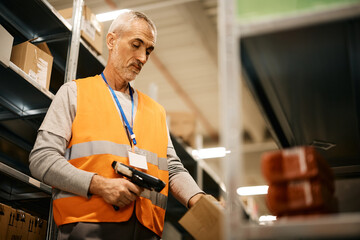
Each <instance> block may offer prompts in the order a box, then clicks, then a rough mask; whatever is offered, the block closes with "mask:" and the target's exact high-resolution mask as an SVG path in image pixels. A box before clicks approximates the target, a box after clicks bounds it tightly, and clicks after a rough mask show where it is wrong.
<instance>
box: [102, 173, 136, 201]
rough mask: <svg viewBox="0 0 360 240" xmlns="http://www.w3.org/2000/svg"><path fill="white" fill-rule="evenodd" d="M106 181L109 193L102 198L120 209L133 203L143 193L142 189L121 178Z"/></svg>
mask: <svg viewBox="0 0 360 240" xmlns="http://www.w3.org/2000/svg"><path fill="white" fill-rule="evenodd" d="M107 180H108V182H107V184H108V186H107V188H108V189H109V191H107V192H106V194H104V195H102V197H103V198H104V200H105V201H106V202H108V203H110V204H112V205H115V206H119V207H120V208H121V207H125V206H127V205H129V204H131V203H132V202H134V201H135V200H136V198H137V197H138V196H140V194H141V192H142V191H143V188H141V187H139V186H137V185H135V184H134V183H132V182H130V181H129V180H126V179H123V178H117V179H107Z"/></svg>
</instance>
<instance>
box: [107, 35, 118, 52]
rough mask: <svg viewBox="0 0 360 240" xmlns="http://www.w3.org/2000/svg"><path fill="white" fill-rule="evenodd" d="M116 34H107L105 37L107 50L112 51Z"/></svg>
mask: <svg viewBox="0 0 360 240" xmlns="http://www.w3.org/2000/svg"><path fill="white" fill-rule="evenodd" d="M115 40H116V34H115V33H111V32H110V33H108V34H107V35H106V45H107V47H108V49H109V50H112V49H113V48H114V46H115Z"/></svg>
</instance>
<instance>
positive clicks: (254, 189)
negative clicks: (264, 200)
mask: <svg viewBox="0 0 360 240" xmlns="http://www.w3.org/2000/svg"><path fill="white" fill-rule="evenodd" d="M268 188H269V186H267V185H262V186H251V187H239V188H238V189H237V191H236V192H237V194H239V195H240V196H252V195H263V194H267V191H268Z"/></svg>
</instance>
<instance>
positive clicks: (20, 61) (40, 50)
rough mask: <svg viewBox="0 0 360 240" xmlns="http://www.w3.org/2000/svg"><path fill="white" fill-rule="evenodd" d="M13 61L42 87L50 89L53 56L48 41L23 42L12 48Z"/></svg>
mask: <svg viewBox="0 0 360 240" xmlns="http://www.w3.org/2000/svg"><path fill="white" fill-rule="evenodd" d="M11 61H12V62H13V63H14V64H15V65H17V66H18V67H19V68H21V69H22V70H23V71H24V72H25V73H26V74H28V75H29V76H30V77H31V78H33V79H34V80H36V81H37V82H38V83H39V84H40V85H41V87H43V88H45V89H47V90H49V84H50V77H51V70H52V64H53V57H52V56H51V53H50V50H49V48H48V47H47V45H46V43H42V44H39V45H38V46H35V45H33V44H31V43H30V42H23V43H21V44H18V45H16V46H14V47H13V48H12V52H11Z"/></svg>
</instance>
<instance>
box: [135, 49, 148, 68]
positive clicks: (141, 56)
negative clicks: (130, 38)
mask: <svg viewBox="0 0 360 240" xmlns="http://www.w3.org/2000/svg"><path fill="white" fill-rule="evenodd" d="M137 59H138V60H139V61H140V62H141V63H142V64H143V65H144V64H145V63H146V61H147V55H146V51H145V52H142V51H141V52H139V54H138V56H137Z"/></svg>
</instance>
